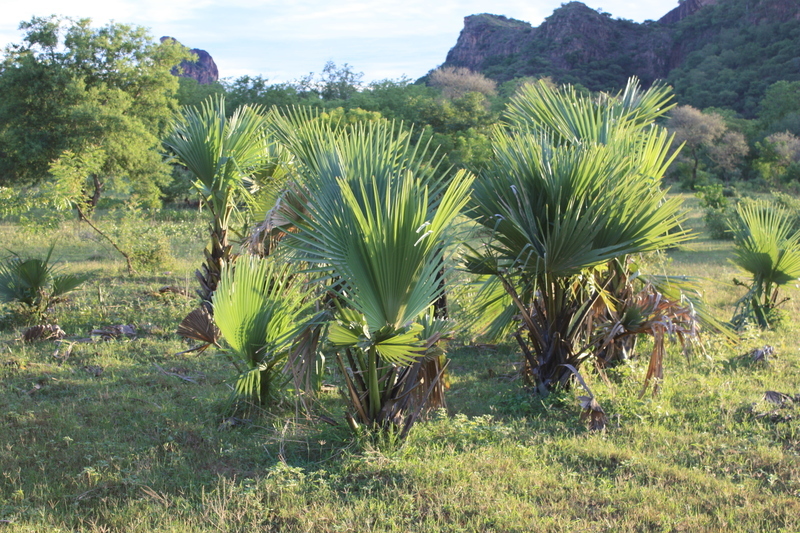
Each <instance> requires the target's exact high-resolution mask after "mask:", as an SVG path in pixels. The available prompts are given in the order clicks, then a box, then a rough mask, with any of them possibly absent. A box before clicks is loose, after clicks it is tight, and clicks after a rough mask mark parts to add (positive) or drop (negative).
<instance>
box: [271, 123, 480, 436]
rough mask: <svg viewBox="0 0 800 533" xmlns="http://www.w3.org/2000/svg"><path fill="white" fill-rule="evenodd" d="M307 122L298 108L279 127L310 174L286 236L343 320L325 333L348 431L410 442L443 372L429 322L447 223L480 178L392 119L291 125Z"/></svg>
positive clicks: (302, 169) (305, 172)
mask: <svg viewBox="0 0 800 533" xmlns="http://www.w3.org/2000/svg"><path fill="white" fill-rule="evenodd" d="M302 120H303V117H302V116H298V115H292V116H289V117H287V118H286V122H285V123H284V124H283V125H282V126H281V125H279V127H281V128H282V130H283V132H284V134H283V139H284V140H285V142H286V143H287V144H288V145H289V146H290V147H291V149H292V150H293V152H294V153H295V156H296V157H297V164H298V172H299V174H300V176H301V177H302V198H301V199H298V201H297V202H296V203H302V204H303V206H304V209H302V210H300V209H298V210H297V211H296V213H297V215H298V217H299V219H300V220H299V222H298V227H299V233H298V234H297V235H296V237H294V238H293V239H292V240H290V241H289V242H290V243H291V246H292V248H293V249H294V250H295V252H296V254H297V257H296V260H301V261H303V262H306V263H307V264H309V265H311V267H310V268H311V269H312V270H315V271H318V272H320V273H321V274H323V275H324V276H326V277H327V278H328V279H330V280H331V285H330V286H329V291H330V293H331V294H332V295H333V299H332V302H333V304H334V305H335V307H336V319H335V320H334V321H333V322H332V323H331V324H330V326H329V334H328V340H329V342H331V343H332V344H333V345H334V346H335V347H337V348H338V349H339V351H338V354H337V357H338V362H339V364H340V366H341V369H342V372H343V375H344V376H345V380H346V383H347V393H348V397H349V399H350V400H351V403H352V406H353V409H354V411H355V413H351V414H349V415H348V420H349V422H350V423H351V426H352V427H354V428H356V427H357V426H358V425H359V423H361V424H365V425H366V426H368V427H370V428H374V427H379V428H384V429H389V430H394V429H399V434H400V436H401V437H403V436H404V435H405V434H406V433H407V431H408V429H409V428H410V426H411V424H413V422H414V420H415V419H416V418H417V417H418V416H419V414H420V411H421V410H422V409H423V407H424V404H425V401H426V399H427V397H428V396H429V395H430V393H431V392H432V391H433V389H434V387H435V386H436V384H437V382H438V380H439V378H440V376H441V372H442V369H439V370H438V371H437V372H434V373H433V374H434V375H431V373H430V372H426V370H425V369H426V366H427V365H428V364H430V363H432V362H433V361H434V360H435V361H436V362H437V364H438V362H439V360H440V359H439V354H438V353H435V350H434V349H433V345H434V344H435V341H436V340H437V339H438V338H439V336H440V335H441V333H442V329H443V328H444V327H445V326H444V324H445V322H444V321H439V322H438V323H436V326H435V327H430V326H431V324H433V323H434V321H433V320H432V318H431V317H429V318H428V319H427V324H428V326H429V327H428V328H427V329H426V328H425V327H424V326H423V324H422V322H423V321H424V316H425V315H426V313H428V310H429V309H430V306H431V305H432V304H433V302H435V301H436V300H437V299H438V298H439V297H440V296H441V294H442V291H443V288H442V286H441V284H440V283H439V272H440V270H441V268H442V254H443V250H445V249H446V246H447V244H448V229H449V228H450V226H451V224H452V223H453V221H454V219H455V218H456V216H457V215H458V214H459V212H460V211H461V209H462V208H463V207H464V205H465V204H466V202H467V199H468V197H469V190H470V185H471V183H472V177H471V176H470V175H468V174H467V173H465V172H463V171H461V172H458V173H456V174H455V176H453V177H452V178H449V175H448V173H447V172H443V171H440V170H439V169H438V166H437V164H436V163H435V161H434V160H433V159H432V158H430V157H425V156H424V155H423V151H417V150H416V149H415V148H412V147H411V145H410V142H409V135H408V134H407V133H402V132H400V130H399V128H396V127H395V126H394V125H393V124H391V123H388V122H379V123H370V124H367V125H364V124H358V125H354V126H350V127H344V128H338V127H336V126H333V125H330V124H328V123H324V122H322V121H316V122H314V121H313V120H312V121H311V122H308V121H306V122H305V124H306V125H305V129H302V128H297V127H290V124H292V123H294V122H296V121H302ZM299 190H301V187H300V186H298V187H296V188H295V191H299ZM295 194H300V193H299V192H296V193H295ZM300 200H302V202H301V201H300ZM423 335H427V336H425V337H424V336H423ZM423 376H427V377H426V378H423ZM420 390H422V391H423V392H422V394H414V392H415V391H416V392H419V391H420Z"/></svg>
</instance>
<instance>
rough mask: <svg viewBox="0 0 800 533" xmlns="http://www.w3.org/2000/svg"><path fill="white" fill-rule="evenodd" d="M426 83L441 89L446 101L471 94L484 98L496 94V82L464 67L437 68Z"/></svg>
mask: <svg viewBox="0 0 800 533" xmlns="http://www.w3.org/2000/svg"><path fill="white" fill-rule="evenodd" d="M428 83H430V85H431V86H433V87H437V88H439V89H441V90H442V95H443V96H444V97H445V98H448V99H455V98H461V97H462V96H464V95H465V94H467V93H472V92H474V93H481V94H483V95H485V96H494V95H495V94H496V93H497V82H495V81H494V80H490V79H489V78H487V77H486V76H484V75H483V74H481V73H479V72H473V71H471V70H470V69H468V68H464V67H443V68H438V69H436V70H434V71H433V72H431V73H430V78H429V82H428Z"/></svg>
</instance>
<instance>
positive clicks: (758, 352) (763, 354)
mask: <svg viewBox="0 0 800 533" xmlns="http://www.w3.org/2000/svg"><path fill="white" fill-rule="evenodd" d="M774 354H775V348H773V347H772V346H769V345H767V346H764V347H763V348H753V350H751V351H750V353H749V354H748V355H749V356H750V358H751V359H752V360H753V362H754V363H756V362H759V361H763V362H765V363H766V362H767V360H768V359H767V358H768V357H772V356H773V355H774Z"/></svg>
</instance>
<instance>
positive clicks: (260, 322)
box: [213, 255, 308, 404]
mask: <svg viewBox="0 0 800 533" xmlns="http://www.w3.org/2000/svg"><path fill="white" fill-rule="evenodd" d="M307 292H308V291H307V290H305V289H304V288H303V284H302V283H301V282H300V281H299V278H298V277H297V276H296V275H295V274H293V272H292V269H290V268H289V267H288V266H287V265H279V264H278V262H276V261H274V260H273V259H264V258H258V257H255V256H252V255H245V256H241V257H239V258H238V260H237V261H235V262H234V263H233V264H225V265H223V266H222V275H221V277H220V281H219V285H218V286H217V290H216V291H215V292H214V295H213V305H214V322H215V323H216V325H217V326H218V327H219V330H220V332H221V333H222V336H223V338H224V339H225V340H226V341H227V343H228V344H229V345H230V347H231V352H230V355H232V356H233V357H234V361H235V360H237V359H238V360H241V361H244V363H245V365H246V368H244V369H240V370H241V374H240V376H239V379H238V380H237V382H236V387H235V394H236V397H237V398H238V399H240V400H245V401H254V402H256V403H259V404H264V403H267V402H268V401H270V400H274V399H275V398H276V397H277V390H278V385H279V383H278V381H279V378H280V375H281V370H282V369H283V364H284V363H285V362H286V359H287V357H288V355H289V351H290V348H291V346H292V342H293V340H294V338H295V336H296V334H297V332H298V331H299V330H300V328H301V327H302V322H303V315H304V313H305V311H306V309H307V307H308V306H307V303H306V302H307V300H308V294H307ZM237 368H239V367H238V366H237Z"/></svg>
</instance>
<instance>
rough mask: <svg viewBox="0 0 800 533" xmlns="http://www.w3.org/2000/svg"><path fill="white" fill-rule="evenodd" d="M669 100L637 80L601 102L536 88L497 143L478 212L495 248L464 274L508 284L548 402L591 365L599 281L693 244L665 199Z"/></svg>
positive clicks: (483, 251) (509, 116)
mask: <svg viewBox="0 0 800 533" xmlns="http://www.w3.org/2000/svg"><path fill="white" fill-rule="evenodd" d="M668 100H669V98H668V92H667V91H666V89H664V88H661V87H658V86H656V87H653V88H651V89H649V90H648V91H644V92H642V91H640V90H639V88H638V85H637V84H636V83H635V80H633V81H632V82H631V83H630V84H629V85H628V87H627V88H626V90H625V91H623V92H622V93H620V94H619V95H616V96H602V97H600V98H590V97H583V96H578V95H577V94H576V93H575V91H574V90H573V89H571V88H569V87H567V88H565V89H561V90H554V89H551V88H549V87H548V86H547V85H546V84H544V83H539V84H536V85H528V86H526V87H525V89H524V90H523V91H522V92H521V93H520V94H518V95H517V96H515V97H514V98H512V101H511V103H510V104H509V107H508V110H507V112H506V114H505V119H506V121H507V124H506V126H507V127H506V129H500V128H498V129H496V131H495V132H494V151H495V157H494V161H493V163H492V164H491V165H489V166H488V168H487V169H486V170H485V171H484V172H483V173H482V174H481V176H480V179H479V180H477V181H476V184H475V190H474V193H473V198H472V202H471V207H472V210H471V211H470V213H471V216H473V218H474V219H475V220H476V221H477V222H478V223H479V224H480V225H481V226H482V227H483V228H484V229H485V230H486V231H487V233H488V234H489V235H490V241H489V242H487V243H486V245H485V246H483V247H479V248H476V249H474V250H473V251H472V253H471V254H470V255H469V256H468V260H467V268H468V269H469V270H471V271H473V272H475V273H478V274H483V275H489V276H490V279H491V280H492V282H493V283H499V284H501V285H502V286H503V288H504V289H505V291H506V293H507V294H508V297H509V299H510V301H511V302H513V304H514V305H515V307H516V308H517V311H518V313H519V316H521V318H522V327H523V329H524V331H525V334H526V336H527V340H524V339H523V337H522V335H521V334H519V333H518V334H517V335H516V337H517V340H518V342H520V344H521V346H522V348H523V351H524V352H525V354H526V357H527V361H528V364H529V369H530V371H531V372H532V377H533V380H534V382H535V383H536V384H537V385H538V386H540V388H541V389H542V390H545V389H547V388H552V387H554V386H557V385H559V384H561V385H565V384H567V383H568V380H569V378H570V376H571V374H572V372H571V370H569V368H568V365H569V366H572V367H574V368H578V367H579V365H580V363H581V362H583V361H584V360H585V359H587V358H588V357H590V356H591V355H592V351H591V350H589V349H587V346H586V344H587V341H588V339H589V335H587V328H588V327H590V325H589V322H588V321H589V316H590V313H591V311H592V308H593V307H594V305H595V303H596V301H597V300H598V298H600V297H601V296H602V295H603V294H604V293H603V290H602V287H598V286H597V284H596V283H595V280H596V276H595V275H594V274H593V270H595V269H597V268H598V267H601V266H602V265H604V264H606V263H608V262H609V261H611V260H614V259H616V258H621V257H624V256H626V255H628V254H633V253H639V252H649V251H653V250H658V249H661V248H665V247H669V246H672V245H675V244H676V243H679V242H681V241H683V240H685V239H686V238H687V237H688V235H687V233H686V232H685V231H682V230H680V228H679V223H680V221H681V214H680V213H681V211H680V200H679V199H669V198H667V197H666V193H665V192H664V191H663V190H661V189H660V187H659V183H660V178H661V176H662V175H663V174H664V171H665V169H666V167H667V166H668V165H669V162H670V161H671V159H670V158H669V157H668V156H667V154H668V151H669V147H670V143H671V138H670V137H669V136H668V134H667V132H666V130H664V129H663V128H660V127H658V126H655V125H653V124H652V121H653V120H654V119H655V118H656V117H657V116H659V115H660V114H662V113H664V112H665V111H666V110H667V109H668V108H669V106H668V105H666V104H667V102H668Z"/></svg>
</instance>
